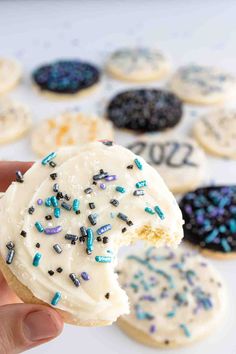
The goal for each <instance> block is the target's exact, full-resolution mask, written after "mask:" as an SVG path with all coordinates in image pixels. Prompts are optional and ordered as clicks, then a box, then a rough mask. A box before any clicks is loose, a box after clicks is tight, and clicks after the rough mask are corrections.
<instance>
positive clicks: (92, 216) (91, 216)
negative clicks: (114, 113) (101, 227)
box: [88, 214, 97, 226]
mask: <svg viewBox="0 0 236 354" xmlns="http://www.w3.org/2000/svg"><path fill="white" fill-rule="evenodd" d="M88 219H89V221H90V223H91V225H93V226H94V225H96V224H97V219H96V215H94V214H90V215H88Z"/></svg>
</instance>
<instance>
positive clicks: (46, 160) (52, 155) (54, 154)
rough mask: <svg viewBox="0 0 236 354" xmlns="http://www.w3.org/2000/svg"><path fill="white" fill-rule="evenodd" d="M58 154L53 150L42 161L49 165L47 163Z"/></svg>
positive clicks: (43, 163)
mask: <svg viewBox="0 0 236 354" xmlns="http://www.w3.org/2000/svg"><path fill="white" fill-rule="evenodd" d="M56 156H57V154H56V153H55V152H51V154H49V155H48V156H46V157H44V159H43V160H42V161H41V163H42V165H47V163H48V162H50V161H51V160H52V159H54V158H55V157H56Z"/></svg>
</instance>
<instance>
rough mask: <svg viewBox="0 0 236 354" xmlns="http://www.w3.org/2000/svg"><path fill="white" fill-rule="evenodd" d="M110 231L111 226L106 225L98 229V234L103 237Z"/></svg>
mask: <svg viewBox="0 0 236 354" xmlns="http://www.w3.org/2000/svg"><path fill="white" fill-rule="evenodd" d="M109 230H111V224H106V225H103V226H101V227H99V229H97V234H98V235H102V234H104V233H105V232H107V231H109Z"/></svg>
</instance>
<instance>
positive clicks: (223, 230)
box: [219, 225, 227, 234]
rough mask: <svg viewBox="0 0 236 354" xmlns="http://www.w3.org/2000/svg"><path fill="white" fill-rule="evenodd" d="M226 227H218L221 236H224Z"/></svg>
mask: <svg viewBox="0 0 236 354" xmlns="http://www.w3.org/2000/svg"><path fill="white" fill-rule="evenodd" d="M226 230H227V229H226V227H225V225H220V227H219V231H220V232H221V233H222V234H224V233H225V232H226Z"/></svg>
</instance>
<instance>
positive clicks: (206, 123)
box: [193, 110, 236, 159]
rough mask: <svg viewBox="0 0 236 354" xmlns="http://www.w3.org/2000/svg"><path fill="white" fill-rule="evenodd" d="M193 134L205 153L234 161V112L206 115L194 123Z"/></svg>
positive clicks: (235, 125) (235, 146)
mask: <svg viewBox="0 0 236 354" xmlns="http://www.w3.org/2000/svg"><path fill="white" fill-rule="evenodd" d="M193 134H194V136H195V138H196V139H197V141H198V142H199V144H201V145H202V147H203V148H204V149H205V150H206V151H207V152H209V153H211V154H213V155H216V156H221V157H226V158H232V159H236V111H226V110H220V111H215V112H211V113H208V114H206V115H205V116H203V117H201V118H200V119H198V120H197V121H196V123H195V125H194V129H193Z"/></svg>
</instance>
